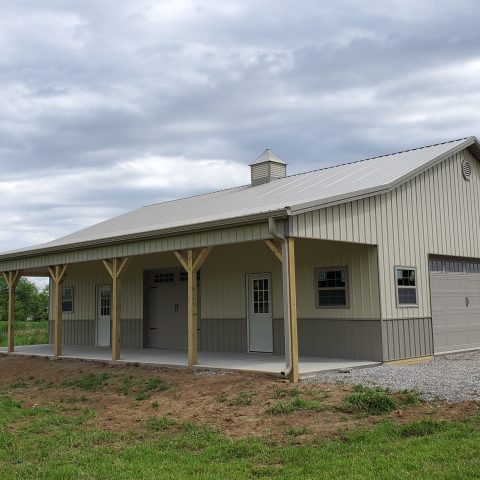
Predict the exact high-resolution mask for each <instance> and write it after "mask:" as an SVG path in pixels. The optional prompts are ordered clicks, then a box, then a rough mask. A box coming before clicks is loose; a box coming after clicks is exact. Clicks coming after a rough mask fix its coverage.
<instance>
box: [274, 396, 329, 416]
mask: <svg viewBox="0 0 480 480" xmlns="http://www.w3.org/2000/svg"><path fill="white" fill-rule="evenodd" d="M323 409H324V407H323V406H322V404H321V403H320V402H319V401H318V400H311V399H304V398H299V397H295V398H293V399H291V400H287V401H282V402H277V403H276V404H275V405H273V406H271V407H269V408H268V409H267V413H269V414H271V415H285V414H289V413H292V412H298V411H312V412H320V411H322V410H323Z"/></svg>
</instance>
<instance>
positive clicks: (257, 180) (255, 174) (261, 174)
mask: <svg viewBox="0 0 480 480" xmlns="http://www.w3.org/2000/svg"><path fill="white" fill-rule="evenodd" d="M250 168H251V174H252V185H261V184H262V183H269V182H271V181H272V180H275V179H277V178H284V177H286V176H287V164H286V163H285V162H284V161H283V160H281V159H280V158H278V157H277V156H276V155H275V154H274V153H273V152H272V151H271V150H270V149H269V148H267V149H266V150H265V151H264V152H263V153H262V154H261V155H260V156H259V157H258V158H257V159H256V160H255V161H254V162H253V163H251V164H250Z"/></svg>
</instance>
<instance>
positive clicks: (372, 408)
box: [340, 385, 422, 415]
mask: <svg viewBox="0 0 480 480" xmlns="http://www.w3.org/2000/svg"><path fill="white" fill-rule="evenodd" d="M353 390H354V391H353V393H352V394H351V395H348V396H347V397H346V398H345V399H344V401H343V404H342V405H341V406H340V410H342V411H344V412H350V413H356V414H358V415H381V414H383V413H389V412H392V411H393V410H395V409H396V408H398V407H400V406H401V407H404V406H408V405H416V404H418V403H421V401H422V400H421V398H420V394H419V393H418V392H417V391H415V390H403V391H402V392H399V393H397V394H396V395H395V396H393V395H392V393H391V392H390V391H389V390H388V388H380V387H373V388H371V387H365V386H363V385H355V386H354V387H353Z"/></svg>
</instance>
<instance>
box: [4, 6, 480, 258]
mask: <svg viewBox="0 0 480 480" xmlns="http://www.w3.org/2000/svg"><path fill="white" fill-rule="evenodd" d="M0 7H1V8H2V16H1V17H0V87H1V92H2V95H0V169H1V177H0V188H1V190H0V201H1V202H2V207H3V208H2V220H3V229H2V231H1V232H0V250H8V249H11V248H16V247H20V246H23V245H27V244H32V243H37V242H41V241H45V240H49V239H52V238H55V237H58V236H62V235H64V234H67V233H70V232H71V231H73V230H75V229H78V228H83V227H85V226H88V225H89V224H91V223H93V222H96V221H100V220H103V219H105V218H108V217H110V216H112V215H116V214H118V213H121V212H124V211H125V210H129V209H131V208H135V207H137V206H139V205H142V204H149V203H154V202H158V201H162V200H165V199H171V198H175V197H179V196H185V195H189V194H195V193H199V192H203V191H208V190H216V189H219V188H224V187H228V186H233V185H237V184H242V183H245V182H247V181H248V167H247V165H248V163H250V162H251V161H252V160H254V159H255V158H256V157H257V156H258V155H259V154H260V153H261V152H262V151H263V149H264V148H266V147H270V148H272V149H273V150H274V151H275V152H276V153H277V154H278V155H279V156H280V157H281V158H283V159H284V160H286V161H287V162H288V163H289V171H290V172H292V173H294V172H298V171H302V170H307V169H313V168H318V167H320V166H322V165H330V164H333V163H336V162H341V161H350V160H355V159H359V158H365V157H369V156H373V155H377V154H382V153H387V152H389V151H397V150H399V149H402V148H408V147H412V146H418V145H423V144H430V143H435V142H437V141H443V140H449V139H453V138H458V137H463V136H467V135H472V134H476V133H478V131H479V129H480V128H479V127H480V120H479V118H478V113H477V112H476V110H477V108H476V106H477V105H478V104H479V93H478V92H479V88H478V87H479V82H478V73H479V70H480V67H479V65H480V33H479V30H478V28H477V25H476V17H477V15H476V13H478V11H479V6H478V4H477V2H474V1H473V0H459V1H458V2H455V3H452V2H447V1H435V2H434V1H432V0H428V1H425V2H421V3H418V2H413V1H411V0H408V1H403V2H394V1H380V0H369V1H366V2H357V1H353V0H350V1H346V2H341V3H339V2H333V1H325V2H315V1H313V0H309V1H307V0H300V1H298V2H296V3H295V5H294V6H293V5H292V3H291V2H289V1H287V0H277V1H273V0H272V1H266V0H263V1H262V0H259V1H256V2H252V1H243V2H239V1H233V2H221V1H218V0H217V1H213V0H212V1H204V2H195V1H193V0H172V1H162V2H148V1H144V2H139V1H137V0H135V1H133V0H125V1H123V2H117V1H114V0H104V1H102V2H98V1H94V0H84V1H82V2H64V1H60V0H45V1H42V2H35V1H33V0H23V1H19V2H7V1H6V0H0Z"/></svg>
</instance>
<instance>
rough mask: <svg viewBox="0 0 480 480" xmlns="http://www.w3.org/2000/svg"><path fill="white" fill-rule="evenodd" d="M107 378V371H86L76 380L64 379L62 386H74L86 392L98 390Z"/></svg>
mask: <svg viewBox="0 0 480 480" xmlns="http://www.w3.org/2000/svg"><path fill="white" fill-rule="evenodd" d="M107 380H108V373H88V374H87V375H84V376H83V377H80V378H77V379H76V380H64V381H63V382H62V383H61V385H62V387H76V388H79V389H81V390H85V391H87V392H92V391H96V390H100V389H101V388H103V387H104V386H105V385H106V383H107Z"/></svg>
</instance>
